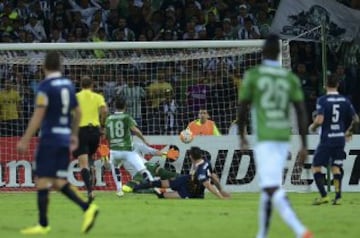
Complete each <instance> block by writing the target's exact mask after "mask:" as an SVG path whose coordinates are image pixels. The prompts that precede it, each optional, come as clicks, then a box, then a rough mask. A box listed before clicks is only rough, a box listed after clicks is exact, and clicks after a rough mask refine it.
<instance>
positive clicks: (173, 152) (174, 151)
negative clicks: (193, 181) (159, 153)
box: [163, 145, 180, 161]
mask: <svg viewBox="0 0 360 238" xmlns="http://www.w3.org/2000/svg"><path fill="white" fill-rule="evenodd" d="M179 155H180V150H179V147H177V146H176V145H170V147H169V150H168V151H166V152H163V157H164V158H166V159H169V160H170V161H176V160H177V159H178V158H179Z"/></svg>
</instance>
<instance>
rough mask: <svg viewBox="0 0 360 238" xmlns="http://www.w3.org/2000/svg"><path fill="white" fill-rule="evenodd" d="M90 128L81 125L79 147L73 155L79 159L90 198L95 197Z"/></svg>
mask: <svg viewBox="0 0 360 238" xmlns="http://www.w3.org/2000/svg"><path fill="white" fill-rule="evenodd" d="M89 136H90V135H89V129H88V127H81V128H80V130H79V147H78V149H77V150H75V151H74V153H73V155H74V157H75V158H77V159H78V163H79V167H80V174H81V177H82V180H83V182H84V184H85V188H86V190H87V194H88V199H89V201H92V200H93V199H94V197H93V193H92V186H91V177H90V176H91V174H90V167H89V158H88V154H89V145H88V143H89Z"/></svg>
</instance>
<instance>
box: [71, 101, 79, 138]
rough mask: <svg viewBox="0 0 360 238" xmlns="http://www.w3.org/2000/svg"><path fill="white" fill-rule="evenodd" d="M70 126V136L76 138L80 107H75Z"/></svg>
mask: <svg viewBox="0 0 360 238" xmlns="http://www.w3.org/2000/svg"><path fill="white" fill-rule="evenodd" d="M72 117H73V118H72V124H71V133H72V135H75V136H77V135H78V134H79V125H80V120H81V110H80V107H79V106H77V107H75V108H74V110H73V112H72Z"/></svg>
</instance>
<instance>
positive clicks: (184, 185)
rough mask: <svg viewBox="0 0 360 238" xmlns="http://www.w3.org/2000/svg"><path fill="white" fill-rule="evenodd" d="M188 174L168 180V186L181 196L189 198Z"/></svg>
mask: <svg viewBox="0 0 360 238" xmlns="http://www.w3.org/2000/svg"><path fill="white" fill-rule="evenodd" d="M189 179H190V175H181V176H179V177H177V178H175V179H174V180H170V188H171V189H172V190H174V191H176V192H178V194H179V195H180V197H181V198H191V197H192V195H191V193H189V191H188V181H189Z"/></svg>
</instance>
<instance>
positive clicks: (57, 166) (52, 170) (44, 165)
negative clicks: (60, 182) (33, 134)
mask: <svg viewBox="0 0 360 238" xmlns="http://www.w3.org/2000/svg"><path fill="white" fill-rule="evenodd" d="M35 159H36V164H35V174H36V175H37V176H38V177H52V178H67V174H68V172H67V171H68V166H69V163H70V152H69V147H59V146H49V145H39V146H38V148H37V150H36V155H35Z"/></svg>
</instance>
